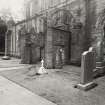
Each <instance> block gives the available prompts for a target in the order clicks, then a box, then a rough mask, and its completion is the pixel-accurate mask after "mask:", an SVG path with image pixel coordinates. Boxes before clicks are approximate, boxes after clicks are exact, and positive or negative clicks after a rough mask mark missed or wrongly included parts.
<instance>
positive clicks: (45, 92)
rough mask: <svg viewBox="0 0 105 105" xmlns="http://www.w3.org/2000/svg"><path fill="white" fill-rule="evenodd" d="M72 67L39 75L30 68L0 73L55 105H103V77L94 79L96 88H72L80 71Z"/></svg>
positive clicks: (104, 80) (77, 79)
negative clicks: (82, 89)
mask: <svg viewBox="0 0 105 105" xmlns="http://www.w3.org/2000/svg"><path fill="white" fill-rule="evenodd" d="M73 69H75V68H73ZM73 69H72V71H71V72H70V71H69V73H67V72H62V71H56V72H50V73H49V74H45V75H40V76H39V75H34V74H35V73H34V70H35V69H34V68H32V69H21V70H10V71H2V72H0V75H2V76H4V77H5V78H7V79H9V80H11V81H13V82H15V83H17V84H19V85H21V86H23V87H25V88H27V89H29V90H30V91H32V92H34V93H35V94H38V95H39V96H42V97H44V98H46V99H48V100H50V101H52V102H54V103H56V104H57V105H105V77H101V78H98V79H97V80H96V81H97V83H98V86H97V87H96V88H94V89H92V90H90V91H87V92H83V91H80V90H78V89H76V88H74V85H75V84H77V83H79V81H80V73H79V72H73ZM74 71H75V70H74Z"/></svg>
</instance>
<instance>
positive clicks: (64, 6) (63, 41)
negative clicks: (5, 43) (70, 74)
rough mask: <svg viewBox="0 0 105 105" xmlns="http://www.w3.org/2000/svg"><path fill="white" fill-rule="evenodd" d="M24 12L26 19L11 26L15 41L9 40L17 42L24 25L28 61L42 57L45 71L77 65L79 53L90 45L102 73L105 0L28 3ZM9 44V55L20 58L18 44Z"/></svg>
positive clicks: (58, 0) (32, 0)
mask: <svg viewBox="0 0 105 105" xmlns="http://www.w3.org/2000/svg"><path fill="white" fill-rule="evenodd" d="M25 10H26V17H25V20H24V21H22V22H19V23H17V24H16V25H14V27H13V37H14V36H16V38H17V40H16V38H13V39H12V40H15V41H14V43H19V42H18V41H19V33H18V32H19V27H21V26H22V25H25V28H26V30H27V33H28V35H29V36H30V40H31V47H32V50H31V56H30V59H31V62H34V63H36V62H38V61H39V60H40V59H42V58H43V59H44V61H45V66H46V68H60V67H61V66H62V65H65V64H80V62H81V54H82V52H84V51H86V50H88V49H89V47H91V46H93V47H94V49H95V51H96V61H97V69H100V71H102V72H104V71H103V69H104V65H105V64H104V55H105V46H104V45H105V44H104V38H105V22H104V21H105V0H101V1H100V0H28V1H27V2H26V5H25ZM16 33H17V34H16ZM23 39H24V38H23ZM16 41H17V42H16ZM22 42H23V41H22ZM11 43H13V41H12V42H11ZM11 45H13V46H12V47H11V51H10V54H12V55H19V54H20V55H19V56H21V53H20V51H19V48H18V47H17V44H15V45H14V44H11ZM22 45H23V44H21V46H22ZM22 48H23V47H22ZM13 49H14V51H13ZM15 50H16V51H15ZM17 51H18V54H16V53H17ZM13 53H14V54H13ZM23 55H24V53H23Z"/></svg>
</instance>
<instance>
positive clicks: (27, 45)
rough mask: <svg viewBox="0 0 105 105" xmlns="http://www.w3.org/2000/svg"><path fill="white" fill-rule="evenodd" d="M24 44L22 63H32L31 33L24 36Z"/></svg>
mask: <svg viewBox="0 0 105 105" xmlns="http://www.w3.org/2000/svg"><path fill="white" fill-rule="evenodd" d="M24 40H25V42H24V46H23V49H22V53H21V54H22V55H21V63H23V64H30V63H31V42H30V34H29V33H26V35H25V38H24Z"/></svg>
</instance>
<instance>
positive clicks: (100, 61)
mask: <svg viewBox="0 0 105 105" xmlns="http://www.w3.org/2000/svg"><path fill="white" fill-rule="evenodd" d="M103 50H104V41H103V40H100V41H98V42H97V45H96V51H97V57H96V59H97V60H96V72H97V73H98V74H103V73H105V70H104V69H105V61H104V51H103Z"/></svg>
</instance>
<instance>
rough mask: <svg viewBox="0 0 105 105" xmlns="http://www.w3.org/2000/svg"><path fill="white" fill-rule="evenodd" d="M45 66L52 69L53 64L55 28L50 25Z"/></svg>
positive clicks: (46, 43)
mask: <svg viewBox="0 0 105 105" xmlns="http://www.w3.org/2000/svg"><path fill="white" fill-rule="evenodd" d="M45 67H46V68H49V69H52V68H53V67H54V64H53V30H52V28H50V27H48V29H47V36H46V42H45Z"/></svg>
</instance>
